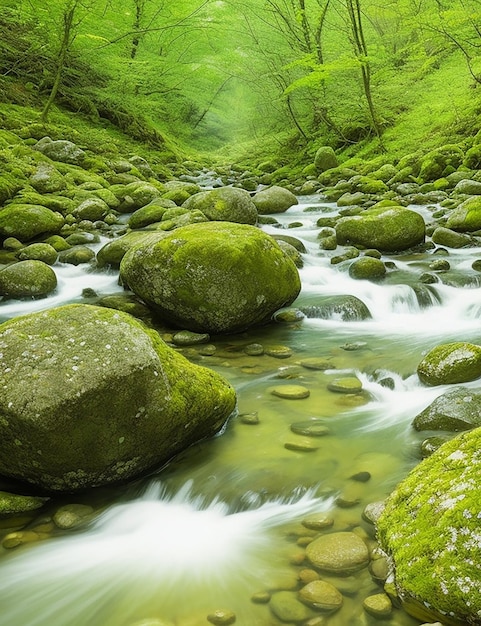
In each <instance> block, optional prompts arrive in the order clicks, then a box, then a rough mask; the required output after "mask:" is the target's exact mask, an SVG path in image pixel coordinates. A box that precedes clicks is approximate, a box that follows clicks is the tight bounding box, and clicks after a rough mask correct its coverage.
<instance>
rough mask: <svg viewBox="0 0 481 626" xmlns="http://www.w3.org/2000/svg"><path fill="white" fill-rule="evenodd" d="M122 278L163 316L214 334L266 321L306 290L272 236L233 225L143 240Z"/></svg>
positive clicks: (206, 224) (184, 230)
mask: <svg viewBox="0 0 481 626" xmlns="http://www.w3.org/2000/svg"><path fill="white" fill-rule="evenodd" d="M120 276H121V280H122V282H123V283H124V284H125V285H128V286H129V288H130V289H131V290H132V291H133V292H134V293H135V294H137V296H139V297H140V298H141V299H142V300H143V301H144V302H145V303H146V304H148V305H149V306H150V307H152V309H153V310H154V311H155V312H156V313H157V314H158V315H160V317H161V318H162V319H164V320H166V321H168V322H169V323H171V324H174V325H175V326H178V327H179V328H183V329H188V330H192V331H195V332H207V333H231V332H238V331H241V330H244V329H246V328H249V327H251V326H255V325H259V324H263V323H266V322H268V321H270V319H271V316H272V314H273V313H274V312H275V311H277V310H278V309H280V308H281V307H284V306H288V305H289V304H291V303H292V302H293V301H294V299H295V298H296V297H297V295H298V293H299V291H300V288H301V283H300V278H299V273H298V271H297V268H296V266H295V264H294V262H293V261H292V260H291V259H290V258H289V257H288V256H287V255H286V254H285V253H284V252H283V251H282V250H281V248H280V247H279V245H278V244H277V243H276V241H275V240H274V239H273V238H272V237H270V236H269V235H267V234H266V233H264V232H262V231H261V230H260V229H258V228H256V227H254V226H250V225H247V224H234V223H230V222H204V223H201V224H195V225H190V226H184V227H182V228H178V229H176V230H175V231H173V232H172V233H171V234H169V235H168V236H166V237H164V238H163V239H160V240H159V241H157V242H156V243H153V244H152V243H150V242H147V243H140V244H139V245H137V246H134V247H133V248H132V249H130V250H129V251H128V252H127V253H126V254H125V256H124V257H123V259H122V261H121V264H120Z"/></svg>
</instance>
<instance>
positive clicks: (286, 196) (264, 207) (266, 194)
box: [252, 185, 298, 215]
mask: <svg viewBox="0 0 481 626" xmlns="http://www.w3.org/2000/svg"><path fill="white" fill-rule="evenodd" d="M252 201H253V202H254V204H255V206H256V207H257V211H258V212H259V213H262V215H272V214H274V213H284V211H287V209H289V208H290V207H291V206H294V205H295V204H298V200H297V198H296V196H295V195H294V194H293V193H292V191H289V190H288V189H284V187H278V186H277V185H273V186H272V187H268V188H267V189H262V191H258V192H257V193H256V195H255V196H254V197H253V199H252Z"/></svg>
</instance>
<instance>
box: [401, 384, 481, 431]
mask: <svg viewBox="0 0 481 626" xmlns="http://www.w3.org/2000/svg"><path fill="white" fill-rule="evenodd" d="M413 426H414V428H415V429H416V430H446V431H462V430H471V429H472V428H476V427H477V426H481V393H479V392H476V391H474V390H473V389H468V388H467V387H456V388H455V389H450V390H449V391H446V393H443V394H442V395H440V396H439V397H438V398H436V399H435V400H434V401H433V402H432V403H431V404H430V405H429V406H428V407H426V408H425V409H424V410H423V411H421V413H419V414H418V415H416V417H415V418H414V420H413Z"/></svg>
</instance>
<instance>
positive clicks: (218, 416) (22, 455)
mask: <svg viewBox="0 0 481 626" xmlns="http://www.w3.org/2000/svg"><path fill="white" fill-rule="evenodd" d="M0 348H1V358H0V384H1V387H2V394H1V397H0V474H3V475H5V476H9V477H13V478H17V479H20V480H23V481H27V482H29V483H31V484H34V485H39V486H40V487H43V488H45V489H48V490H51V491H74V490H78V489H85V488H88V487H94V486H98V485H105V484H109V483H115V482H118V481H121V480H125V479H129V478H132V477H134V476H137V475H139V474H140V473H142V472H145V471H147V470H150V469H152V468H154V467H158V466H161V465H163V464H164V463H166V462H167V461H168V460H169V459H170V458H172V457H173V456H174V455H175V454H177V453H178V452H180V451H181V450H183V449H185V448H186V447H188V446H190V445H192V444H193V443H195V442H196V441H198V440H200V439H204V438H205V437H210V436H212V435H214V434H215V433H217V432H218V431H219V430H220V429H221V428H222V426H223V424H224V423H225V421H226V419H227V418H228V417H229V415H230V414H231V412H232V411H233V409H234V406H235V392H234V390H233V388H232V387H231V386H230V385H229V384H228V383H227V382H226V381H225V380H224V379H223V378H222V377H220V376H219V375H218V374H216V373H214V372H212V371H211V370H208V369H205V368H202V367H199V366H196V365H193V364H191V363H189V362H188V361H187V360H186V359H185V358H183V357H182V356H181V355H179V354H177V353H176V352H175V351H174V350H172V349H171V348H169V347H168V346H167V345H166V344H165V343H164V342H163V341H162V340H161V339H160V337H159V335H158V334H157V333H156V332H154V331H151V330H149V329H147V328H146V327H145V326H144V325H143V324H142V323H140V322H138V321H137V320H135V319H134V318H133V317H132V316H130V315H128V314H126V313H121V312H119V311H115V310H113V309H107V308H102V307H97V306H91V305H82V304H80V305H67V306H63V307H59V308H57V309H50V310H48V311H44V312H41V313H33V314H30V315H26V316H23V317H19V318H16V319H13V320H10V321H8V322H5V323H4V324H2V325H0Z"/></svg>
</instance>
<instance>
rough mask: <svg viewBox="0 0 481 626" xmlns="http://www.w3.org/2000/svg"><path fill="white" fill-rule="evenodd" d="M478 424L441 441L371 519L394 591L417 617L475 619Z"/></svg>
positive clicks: (480, 558)
mask: <svg viewBox="0 0 481 626" xmlns="http://www.w3.org/2000/svg"><path fill="white" fill-rule="evenodd" d="M480 467H481V429H479V428H476V429H474V430H472V431H470V432H468V433H464V434H462V435H459V436H457V437H455V438H454V439H452V440H451V441H449V442H447V443H445V444H443V445H442V446H441V447H440V448H438V450H437V451H436V452H434V454H432V455H431V456H430V457H428V458H427V459H425V460H424V461H422V462H421V463H420V464H419V465H418V466H417V467H416V468H415V469H414V470H412V471H411V473H410V474H409V475H408V477H407V478H406V479H405V480H404V481H403V482H402V483H401V484H400V485H399V486H398V487H397V488H396V489H395V490H394V492H393V493H392V494H391V495H390V496H389V498H388V499H387V502H386V506H385V509H384V511H383V513H382V514H381V516H380V518H379V519H378V521H377V534H378V539H379V542H380V544H381V547H382V548H383V549H384V551H385V552H386V553H387V554H388V556H389V557H390V559H391V562H392V566H393V574H394V578H393V580H392V581H389V583H390V584H389V586H388V587H387V589H388V590H389V591H391V592H393V591H394V592H395V593H396V594H397V596H398V599H400V600H401V602H402V603H403V606H404V608H405V609H406V611H407V612H408V613H409V614H411V615H413V616H414V617H415V618H416V619H419V620H420V621H429V622H434V621H437V620H439V621H440V622H442V623H443V624H446V625H449V626H451V625H456V626H462V625H466V624H471V625H474V624H479V623H480V619H481V617H480V616H481V582H480V581H481V577H480V563H481V543H480V531H479V512H480V496H479V472H480Z"/></svg>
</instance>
